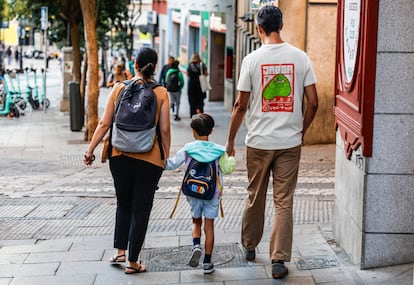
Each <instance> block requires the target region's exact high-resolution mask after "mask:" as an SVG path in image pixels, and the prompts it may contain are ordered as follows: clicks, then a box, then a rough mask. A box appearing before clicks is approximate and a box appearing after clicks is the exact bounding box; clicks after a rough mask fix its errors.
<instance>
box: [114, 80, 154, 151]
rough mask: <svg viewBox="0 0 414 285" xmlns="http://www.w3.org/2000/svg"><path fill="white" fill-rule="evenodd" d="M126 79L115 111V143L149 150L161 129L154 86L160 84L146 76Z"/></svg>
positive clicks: (133, 149) (122, 146) (134, 149)
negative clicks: (158, 128) (158, 123)
mask: <svg viewBox="0 0 414 285" xmlns="http://www.w3.org/2000/svg"><path fill="white" fill-rule="evenodd" d="M137 81H141V82H137ZM124 83H125V84H126V86H125V88H124V89H123V90H122V92H121V94H119V97H118V101H117V104H116V107H115V112H114V120H113V124H112V130H111V143H112V146H114V147H116V148H117V149H119V150H120V151H123V152H132V153H140V152H148V151H150V150H151V149H152V147H153V145H154V141H155V135H156V133H157V124H156V112H157V99H156V96H155V94H154V90H153V89H154V88H155V87H157V86H159V84H158V83H156V82H146V81H145V80H142V79H138V80H127V81H124Z"/></svg>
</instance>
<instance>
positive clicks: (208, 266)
mask: <svg viewBox="0 0 414 285" xmlns="http://www.w3.org/2000/svg"><path fill="white" fill-rule="evenodd" d="M214 270H215V269H214V264H213V263H203V271H204V274H210V273H213V271H214Z"/></svg>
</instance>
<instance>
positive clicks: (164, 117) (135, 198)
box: [83, 47, 171, 274]
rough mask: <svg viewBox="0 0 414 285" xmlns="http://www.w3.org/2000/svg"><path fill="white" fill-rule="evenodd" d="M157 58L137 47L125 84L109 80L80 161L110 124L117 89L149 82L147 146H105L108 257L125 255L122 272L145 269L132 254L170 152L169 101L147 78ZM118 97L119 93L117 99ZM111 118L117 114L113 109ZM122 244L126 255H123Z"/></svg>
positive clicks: (139, 244) (87, 160) (117, 260)
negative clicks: (111, 228)
mask: <svg viewBox="0 0 414 285" xmlns="http://www.w3.org/2000/svg"><path fill="white" fill-rule="evenodd" d="M157 59H158V55H157V53H156V51H155V50H154V49H152V48H147V47H143V48H141V49H139V50H138V52H137V56H136V61H135V77H134V78H133V79H132V80H131V81H130V82H128V83H127V84H128V85H126V83H124V82H119V83H116V84H115V85H114V87H113V89H112V91H111V93H110V94H109V97H108V101H107V103H106V106H105V110H104V114H103V116H102V119H101V120H100V121H99V124H98V126H97V128H96V130H95V132H94V134H93V136H92V140H91V142H90V144H89V146H88V148H87V150H86V152H85V155H84V158H83V161H84V163H85V164H86V165H91V164H92V162H93V161H94V159H95V155H94V154H93V153H94V150H95V148H96V147H97V145H98V144H99V143H100V142H101V140H102V138H103V137H104V136H105V134H106V133H107V132H108V130H109V128H110V127H111V126H112V124H113V118H114V114H116V113H115V109H117V110H119V109H118V107H119V105H120V104H121V103H119V104H118V97H119V96H122V95H123V94H125V93H123V90H124V89H126V88H133V87H131V86H135V87H136V88H137V89H138V88H139V90H142V89H141V87H143V86H140V85H142V84H144V86H148V87H145V88H147V89H146V91H145V92H148V91H149V90H148V89H149V88H153V92H154V94H153V95H154V96H155V101H152V100H151V101H150V102H151V103H150V104H151V106H154V105H156V106H155V108H154V109H155V110H154V112H155V124H156V125H157V126H158V128H159V131H157V135H155V137H152V136H151V137H149V136H148V141H152V146H151V147H150V150H149V151H146V152H126V151H121V150H120V149H119V148H120V147H118V148H117V147H115V145H113V146H112V148H109V149H110V151H109V152H108V154H110V155H109V157H110V158H109V169H110V171H111V174H112V178H113V180H114V186H115V193H116V199H117V207H116V217H115V234H114V248H116V249H117V252H116V254H115V255H114V257H112V258H111V259H110V262H111V263H123V262H126V261H128V263H127V267H126V268H125V273H126V274H133V273H140V272H145V271H146V267H145V265H143V264H141V263H140V262H138V257H139V254H140V251H141V248H142V245H143V243H144V238H145V234H146V231H147V226H148V221H149V217H150V213H151V209H152V205H153V199H154V194H155V190H156V189H157V185H158V181H159V179H160V177H161V174H162V171H163V169H164V168H165V164H166V158H168V156H169V152H170V143H171V134H170V106H169V100H168V94H167V90H166V89H165V88H164V87H162V86H159V85H158V86H157V85H156V84H155V82H154V81H153V80H152V79H151V78H152V76H153V74H154V72H155V67H156V64H157ZM131 84H134V85H131ZM150 86H152V87H150ZM137 89H133V90H137ZM128 90H131V89H128ZM151 92H152V91H151ZM140 94H142V93H140ZM147 94H148V93H147ZM127 95H129V93H128V94H127ZM134 95H135V94H134ZM137 95H138V94H137ZM129 97H138V96H129ZM140 97H145V96H140ZM124 98H125V97H122V99H124ZM145 98H147V97H145ZM142 102H144V101H142ZM143 104H144V103H143ZM124 105H125V104H124ZM124 105H123V106H124ZM137 105H138V104H137ZM136 109H139V107H137V108H136ZM142 109H145V108H144V107H143V108H142ZM147 117H148V116H147ZM115 118H117V116H116V115H115ZM136 119H137V120H138V121H137V123H139V120H141V121H142V120H145V119H146V118H144V116H142V117H139V118H136ZM116 127H117V126H115V124H114V126H112V129H111V134H112V135H114V131H115V128H116ZM134 145H136V144H134ZM127 250H128V258H127V256H126V251H127Z"/></svg>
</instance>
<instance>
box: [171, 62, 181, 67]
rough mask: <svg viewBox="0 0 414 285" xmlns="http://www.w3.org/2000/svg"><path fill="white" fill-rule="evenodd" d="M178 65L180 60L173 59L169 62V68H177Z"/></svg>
mask: <svg viewBox="0 0 414 285" xmlns="http://www.w3.org/2000/svg"><path fill="white" fill-rule="evenodd" d="M179 65H180V62H179V61H178V60H174V61H173V62H172V63H171V68H178V66H179Z"/></svg>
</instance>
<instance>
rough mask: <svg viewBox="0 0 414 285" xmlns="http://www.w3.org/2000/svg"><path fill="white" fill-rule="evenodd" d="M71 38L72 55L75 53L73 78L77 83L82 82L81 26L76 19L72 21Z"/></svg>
mask: <svg viewBox="0 0 414 285" xmlns="http://www.w3.org/2000/svg"><path fill="white" fill-rule="evenodd" d="M70 37H71V39H72V53H73V70H72V76H73V77H72V78H73V81H75V82H78V83H79V82H80V81H81V53H80V35H79V25H78V24H77V23H76V21H75V19H74V18H72V19H71V21H70Z"/></svg>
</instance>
